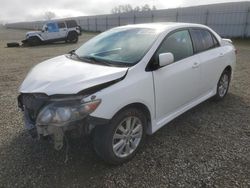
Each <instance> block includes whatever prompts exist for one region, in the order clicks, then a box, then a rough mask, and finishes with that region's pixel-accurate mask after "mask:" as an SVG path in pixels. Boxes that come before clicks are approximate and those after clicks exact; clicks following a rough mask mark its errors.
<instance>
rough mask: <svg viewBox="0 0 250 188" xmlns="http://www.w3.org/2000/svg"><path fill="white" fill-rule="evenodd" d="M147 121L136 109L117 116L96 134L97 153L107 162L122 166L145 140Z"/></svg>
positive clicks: (100, 127)
mask: <svg viewBox="0 0 250 188" xmlns="http://www.w3.org/2000/svg"><path fill="white" fill-rule="evenodd" d="M146 126H147V119H146V117H145V115H144V114H143V113H142V112H141V111H140V110H138V109H136V108H129V109H125V110H124V111H122V112H120V113H118V114H117V115H115V117H114V118H113V119H112V120H111V123H110V124H109V125H99V126H98V127H96V129H95V132H94V139H93V145H94V149H95V151H96V153H97V154H98V155H99V156H100V157H101V158H103V159H104V160H105V161H106V162H108V163H111V164H121V163H124V162H126V161H128V160H129V159H131V158H132V157H133V156H134V155H135V154H136V152H137V150H138V148H140V146H141V145H142V143H143V141H144V139H145V128H146Z"/></svg>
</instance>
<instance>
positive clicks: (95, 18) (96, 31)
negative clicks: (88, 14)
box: [95, 17, 97, 32]
mask: <svg viewBox="0 0 250 188" xmlns="http://www.w3.org/2000/svg"><path fill="white" fill-rule="evenodd" d="M95 31H96V32H97V17H95Z"/></svg>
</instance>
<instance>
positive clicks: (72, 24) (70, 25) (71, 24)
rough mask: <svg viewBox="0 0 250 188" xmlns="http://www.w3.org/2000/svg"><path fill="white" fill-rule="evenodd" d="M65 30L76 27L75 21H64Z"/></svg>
mask: <svg viewBox="0 0 250 188" xmlns="http://www.w3.org/2000/svg"><path fill="white" fill-rule="evenodd" d="M65 22H66V25H67V28H72V27H77V23H76V21H75V20H66V21H65Z"/></svg>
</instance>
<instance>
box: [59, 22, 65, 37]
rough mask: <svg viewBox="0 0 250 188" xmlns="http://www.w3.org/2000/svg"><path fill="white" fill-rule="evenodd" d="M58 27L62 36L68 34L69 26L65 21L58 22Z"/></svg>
mask: <svg viewBox="0 0 250 188" xmlns="http://www.w3.org/2000/svg"><path fill="white" fill-rule="evenodd" d="M58 28H59V35H60V38H66V36H67V27H66V25H65V22H58Z"/></svg>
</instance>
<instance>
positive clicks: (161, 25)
mask: <svg viewBox="0 0 250 188" xmlns="http://www.w3.org/2000/svg"><path fill="white" fill-rule="evenodd" d="M186 27H200V28H208V27H207V26H205V25H202V24H194V23H181V22H156V23H143V24H132V25H126V26H120V27H118V28H149V29H157V30H158V29H160V30H169V29H178V28H186Z"/></svg>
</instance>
